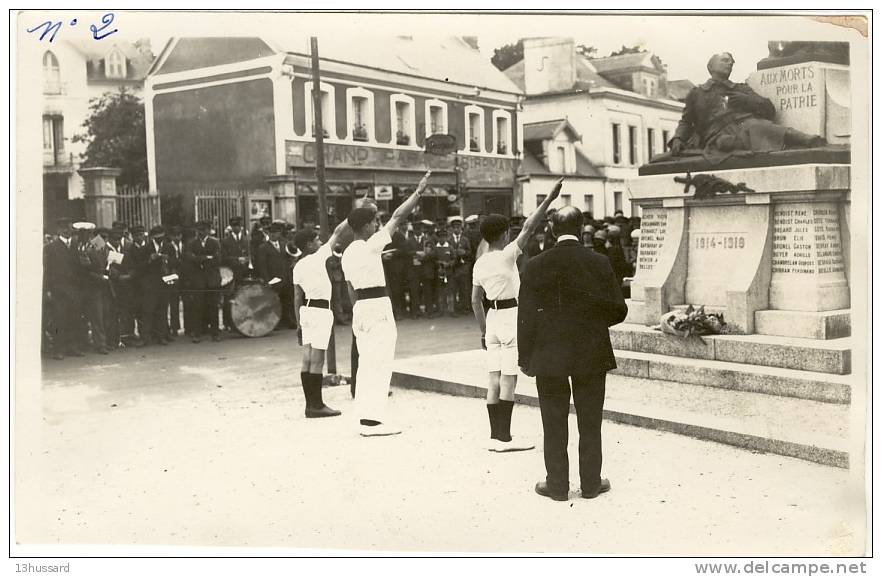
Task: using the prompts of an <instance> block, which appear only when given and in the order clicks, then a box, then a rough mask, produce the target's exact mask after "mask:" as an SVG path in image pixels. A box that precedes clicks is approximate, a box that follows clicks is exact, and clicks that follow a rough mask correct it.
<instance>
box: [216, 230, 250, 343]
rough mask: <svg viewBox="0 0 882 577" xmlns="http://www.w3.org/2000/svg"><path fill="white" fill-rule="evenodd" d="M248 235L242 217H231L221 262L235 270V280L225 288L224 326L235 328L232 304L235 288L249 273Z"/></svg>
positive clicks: (223, 242) (222, 245) (222, 248)
mask: <svg viewBox="0 0 882 577" xmlns="http://www.w3.org/2000/svg"><path fill="white" fill-rule="evenodd" d="M248 250H249V246H248V235H247V234H245V231H244V230H242V217H241V216H234V217H231V218H230V232H229V233H228V234H227V235H226V236H225V237H224V239H223V240H222V241H221V262H222V263H223V265H224V266H225V267H228V268H229V269H230V270H232V271H233V281H232V282H231V283H230V284H228V285H227V286H226V287H225V290H224V313H223V316H224V328H225V329H227V330H232V329H233V316H232V314H231V305H232V298H233V290H234V289H235V287H236V285H237V284H239V282H240V281H241V280H242V279H243V278H245V276H246V275H247V274H248V261H249V258H248Z"/></svg>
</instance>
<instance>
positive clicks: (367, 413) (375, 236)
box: [342, 171, 431, 437]
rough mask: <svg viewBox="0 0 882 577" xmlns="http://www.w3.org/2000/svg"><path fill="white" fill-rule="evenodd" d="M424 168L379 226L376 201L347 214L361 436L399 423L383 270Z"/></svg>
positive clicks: (393, 334)
mask: <svg viewBox="0 0 882 577" xmlns="http://www.w3.org/2000/svg"><path fill="white" fill-rule="evenodd" d="M430 175H431V171H429V172H426V174H425V176H423V178H422V180H420V183H419V185H417V188H416V191H414V193H413V194H411V195H410V198H408V199H407V200H405V201H404V202H403V203H402V204H401V206H399V207H398V208H397V209H396V210H395V212H394V213H393V214H392V217H391V218H390V219H389V222H387V223H386V225H385V226H383V227H382V228H380V221H379V217H378V216H377V209H376V207H374V206H369V207H362V208H356V209H355V210H353V211H352V212H351V213H350V214H349V216H348V217H347V222H348V223H349V226H350V227H352V230H353V231H354V233H355V240H354V241H353V242H352V243H351V244H350V245H349V246H348V247H347V248H346V250H345V251H344V252H343V262H342V264H343V275H344V276H345V277H346V280H347V281H348V282H349V284H350V285H351V286H352V289H353V291H354V293H355V295H356V298H357V301H356V303H355V305H354V306H353V308H352V330H353V332H354V333H355V338H356V340H357V341H358V352H359V357H360V358H359V362H358V371H357V373H356V379H357V380H358V388H357V389H356V391H355V405H356V408H357V411H358V416H359V424H360V432H361V435H362V436H365V437H374V436H383V435H395V434H398V433H400V432H401V430H400V429H397V428H395V427H392V426H390V425H389V424H388V423H386V405H387V402H388V395H389V383H390V381H391V379H392V361H393V360H394V359H395V342H396V340H397V338H398V330H397V329H396V327H395V317H394V315H393V313H392V302H391V301H390V300H389V296H388V290H387V288H386V275H385V272H384V271H383V259H382V256H381V255H382V252H383V248H384V247H385V246H386V245H387V244H389V243H390V242H392V233H393V232H394V231H395V229H396V228H397V227H398V225H399V223H401V222H402V221H403V220H404V219H405V218H407V215H409V214H410V213H411V211H413V209H414V207H416V205H417V202H418V201H419V199H420V196H421V195H422V193H423V191H424V190H425V189H426V185H427V184H428V180H429V176H430Z"/></svg>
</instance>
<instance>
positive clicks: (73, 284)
mask: <svg viewBox="0 0 882 577" xmlns="http://www.w3.org/2000/svg"><path fill="white" fill-rule="evenodd" d="M81 272H82V271H81V265H80V259H79V255H78V253H77V241H76V239H71V241H70V248H68V246H67V245H66V244H64V241H63V240H61V239H60V238H56V239H55V240H53V241H52V242H50V243H49V244H47V245H45V246H44V247H43V275H44V284H45V285H46V289H47V290H50V291H52V292H53V293H55V292H57V293H64V294H65V295H73V294H74V292H75V291H76V290H77V288H78V283H79V281H80V280H81V278H80V276H81Z"/></svg>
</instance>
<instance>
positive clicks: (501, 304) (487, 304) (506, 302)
mask: <svg viewBox="0 0 882 577" xmlns="http://www.w3.org/2000/svg"><path fill="white" fill-rule="evenodd" d="M516 306H518V299H502V300H498V301H491V300H487V299H484V308H487V309H497V310H500V309H513V308H515V307H516Z"/></svg>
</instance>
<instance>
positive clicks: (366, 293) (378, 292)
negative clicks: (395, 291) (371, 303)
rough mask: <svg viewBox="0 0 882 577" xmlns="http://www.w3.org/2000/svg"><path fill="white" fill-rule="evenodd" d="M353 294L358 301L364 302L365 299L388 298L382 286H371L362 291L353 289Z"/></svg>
mask: <svg viewBox="0 0 882 577" xmlns="http://www.w3.org/2000/svg"><path fill="white" fill-rule="evenodd" d="M355 294H356V295H358V300H360V301H361V300H366V299H380V298H383V297H385V296H388V293H387V292H386V287H384V286H373V287H370V288H363V289H355Z"/></svg>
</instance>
